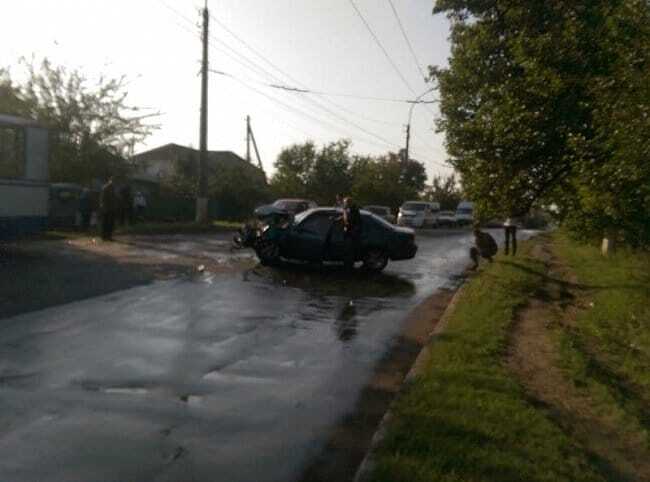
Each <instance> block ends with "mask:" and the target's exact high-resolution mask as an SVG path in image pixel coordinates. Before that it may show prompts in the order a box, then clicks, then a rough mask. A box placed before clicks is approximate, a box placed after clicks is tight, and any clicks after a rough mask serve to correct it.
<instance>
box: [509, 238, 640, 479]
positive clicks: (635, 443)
mask: <svg viewBox="0 0 650 482" xmlns="http://www.w3.org/2000/svg"><path fill="white" fill-rule="evenodd" d="M533 254H534V255H535V256H536V257H537V258H538V259H540V260H542V261H543V262H544V264H545V265H546V269H547V274H546V276H544V283H543V286H542V288H541V289H540V290H539V291H538V292H537V293H536V295H535V296H534V297H533V298H532V299H531V301H530V303H529V305H528V306H527V307H526V308H525V309H524V310H523V311H521V312H520V314H519V317H518V321H517V323H516V325H515V327H514V330H513V333H512V337H511V340H510V347H509V353H508V357H507V365H508V367H509V368H510V369H511V370H512V371H513V373H514V374H515V375H516V376H517V377H518V379H519V380H520V381H521V383H522V384H523V386H524V387H525V389H526V391H527V392H528V393H529V395H530V396H531V398H532V399H533V400H534V402H536V403H540V404H541V405H543V406H545V407H546V408H547V409H548V410H549V412H550V414H551V416H552V417H553V418H554V419H555V420H556V421H557V423H558V424H559V425H560V426H562V427H563V429H564V430H566V431H567V433H569V434H570V435H571V436H572V437H573V438H574V439H575V440H577V441H578V442H579V443H580V444H582V445H583V446H584V447H585V448H586V449H587V450H588V451H589V452H590V453H591V454H592V456H593V462H594V463H595V464H596V465H597V466H599V467H600V468H601V471H602V473H603V474H604V475H605V476H607V478H608V479H610V480H623V481H650V456H649V453H648V450H647V447H646V444H645V440H644V437H643V434H638V433H630V432H628V431H622V430H621V428H620V427H619V426H618V424H617V422H616V419H615V418H614V416H613V415H612V414H609V413H603V411H602V410H598V409H597V408H596V406H595V404H594V401H593V400H592V399H591V398H590V397H589V395H588V394H586V393H585V392H583V391H580V390H578V389H577V388H576V387H575V386H574V384H573V383H572V382H571V381H570V380H568V379H567V377H566V375H565V374H564V373H563V372H562V370H561V369H560V368H559V366H560V363H559V362H560V357H559V354H558V352H557V348H556V346H555V344H554V342H553V339H552V326H553V323H557V322H559V323H561V324H571V323H572V315H573V314H574V312H575V310H576V309H577V307H576V306H575V303H574V301H573V300H574V295H573V293H572V286H574V285H575V283H572V282H571V281H569V282H567V281H565V280H566V279H569V280H571V275H570V273H567V269H566V268H565V267H564V266H562V265H561V264H560V262H559V260H558V259H557V258H555V257H554V255H553V253H552V252H551V250H550V247H549V245H548V243H547V242H543V243H541V244H538V245H537V246H536V249H535V250H534V251H533Z"/></svg>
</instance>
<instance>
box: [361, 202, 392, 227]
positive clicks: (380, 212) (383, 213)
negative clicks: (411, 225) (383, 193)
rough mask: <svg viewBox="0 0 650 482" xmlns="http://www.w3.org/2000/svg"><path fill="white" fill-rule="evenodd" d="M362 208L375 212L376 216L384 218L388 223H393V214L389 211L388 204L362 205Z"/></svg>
mask: <svg viewBox="0 0 650 482" xmlns="http://www.w3.org/2000/svg"><path fill="white" fill-rule="evenodd" d="M363 209H365V210H366V211H368V212H370V213H372V214H375V215H376V216H379V217H380V218H383V219H385V220H386V221H388V222H389V223H395V216H394V215H393V213H392V212H391V210H390V208H389V207H388V206H375V205H371V206H364V207H363Z"/></svg>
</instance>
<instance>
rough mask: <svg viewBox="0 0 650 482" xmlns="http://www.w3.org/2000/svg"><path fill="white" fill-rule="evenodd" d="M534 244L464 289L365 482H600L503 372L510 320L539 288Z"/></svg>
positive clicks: (397, 407)
mask: <svg viewBox="0 0 650 482" xmlns="http://www.w3.org/2000/svg"><path fill="white" fill-rule="evenodd" d="M534 242H535V241H532V242H530V243H526V244H524V245H523V249H522V250H521V255H520V256H518V257H517V258H514V262H511V263H501V262H499V261H500V259H499V258H497V262H495V263H493V264H492V265H487V266H486V267H485V269H484V270H483V271H481V273H480V274H479V275H478V276H476V277H474V278H473V279H472V280H470V281H469V282H468V283H467V284H466V285H465V286H464V288H463V292H462V293H461V294H460V296H461V298H460V300H459V302H458V304H457V305H456V309H455V310H454V312H453V313H452V315H451V318H450V319H449V323H448V326H447V329H446V331H445V332H444V333H443V334H442V335H441V336H440V337H438V338H437V339H436V341H435V342H434V344H433V345H432V350H431V357H430V359H429V360H428V362H427V364H426V366H425V367H424V369H423V371H422V373H421V374H420V375H419V376H418V377H417V378H416V379H415V380H414V382H413V383H412V384H410V385H409V387H408V388H407V389H406V390H405V392H404V393H403V394H402V395H401V396H400V398H399V399H398V400H397V401H396V403H395V404H394V405H393V407H392V409H391V410H392V413H393V415H394V417H393V420H392V422H391V423H390V424H389V427H388V432H387V435H386V438H385V439H384V441H383V442H382V444H381V445H380V447H379V448H378V451H377V454H376V457H377V458H376V461H377V464H376V466H375V470H374V471H373V474H372V477H371V480H373V481H375V482H389V481H390V482H400V481H404V482H416V481H427V482H430V481H500V482H507V481H524V480H525V481H600V480H604V479H603V478H602V477H601V476H600V475H599V474H598V473H597V471H596V470H595V469H594V468H593V466H592V465H591V463H590V457H589V455H588V454H587V453H585V451H584V450H583V449H582V448H581V447H580V446H579V445H578V444H577V443H575V442H574V441H573V440H572V439H571V438H570V437H569V436H568V435H567V434H565V433H564V432H563V431H562V430H561V429H560V428H559V427H558V426H557V425H556V424H555V423H554V422H553V421H552V419H551V417H549V416H547V414H546V413H545V411H544V409H543V408H542V407H539V406H536V405H535V404H534V403H533V402H531V401H530V400H529V399H528V398H527V397H526V394H525V393H524V390H523V388H522V387H521V385H520V384H519V383H518V382H517V381H516V380H515V379H514V378H513V377H512V375H511V374H510V373H509V372H508V370H507V369H506V368H505V367H504V364H503V358H504V354H505V350H506V346H507V340H508V331H509V328H510V327H511V324H512V320H514V318H515V315H516V310H517V309H518V308H520V307H522V306H523V305H525V304H526V303H527V301H528V299H529V297H530V296H531V294H532V293H533V292H534V291H535V290H536V289H538V288H539V287H540V285H541V283H543V281H542V277H540V276H539V273H544V271H545V269H546V267H545V266H544V265H543V264H542V263H541V262H540V261H538V260H535V259H534V258H532V257H531V255H530V250H531V245H532V243H534Z"/></svg>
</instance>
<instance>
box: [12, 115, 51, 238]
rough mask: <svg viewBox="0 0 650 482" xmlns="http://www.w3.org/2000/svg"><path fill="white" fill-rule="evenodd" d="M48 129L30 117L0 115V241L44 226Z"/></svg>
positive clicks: (27, 233)
mask: <svg viewBox="0 0 650 482" xmlns="http://www.w3.org/2000/svg"><path fill="white" fill-rule="evenodd" d="M48 141H49V134H48V129H47V128H46V127H45V126H43V125H41V124H39V123H37V122H34V121H32V120H28V119H22V118H20V117H16V116H11V115H5V114H0V240H1V241H7V240H13V239H17V238H20V237H22V236H26V235H31V234H37V233H39V232H42V231H44V230H45V229H46V228H47V221H48V219H47V218H48V202H49V187H50V185H49V182H48V155H49V144H48Z"/></svg>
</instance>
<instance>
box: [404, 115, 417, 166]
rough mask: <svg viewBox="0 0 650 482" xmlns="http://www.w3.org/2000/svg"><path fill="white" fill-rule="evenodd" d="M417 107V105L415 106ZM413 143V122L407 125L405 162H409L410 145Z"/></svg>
mask: <svg viewBox="0 0 650 482" xmlns="http://www.w3.org/2000/svg"><path fill="white" fill-rule="evenodd" d="M413 105H415V104H413ZM410 143H411V120H410V119H409V123H408V124H406V148H405V149H404V162H406V161H408V160H409V144H410Z"/></svg>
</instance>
